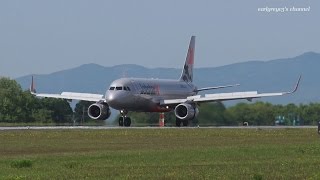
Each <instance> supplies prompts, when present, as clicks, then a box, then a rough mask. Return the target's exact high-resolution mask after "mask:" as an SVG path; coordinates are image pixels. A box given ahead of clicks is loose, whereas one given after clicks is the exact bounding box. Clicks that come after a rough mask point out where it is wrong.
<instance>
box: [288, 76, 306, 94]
mask: <svg viewBox="0 0 320 180" xmlns="http://www.w3.org/2000/svg"><path fill="white" fill-rule="evenodd" d="M301 77H302V76H301V75H300V76H299V79H298V81H297V83H296V85H295V87H294V89H293V90H292V91H289V92H287V93H286V94H292V93H295V92H296V91H297V90H298V87H299V84H300V80H301Z"/></svg>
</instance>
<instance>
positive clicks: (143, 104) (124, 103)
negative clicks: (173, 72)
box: [105, 78, 196, 112]
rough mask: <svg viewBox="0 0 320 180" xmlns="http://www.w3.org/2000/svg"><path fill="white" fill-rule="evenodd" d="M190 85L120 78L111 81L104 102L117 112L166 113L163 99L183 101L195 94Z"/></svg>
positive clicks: (157, 80) (167, 107) (180, 82)
mask: <svg viewBox="0 0 320 180" xmlns="http://www.w3.org/2000/svg"><path fill="white" fill-rule="evenodd" d="M195 90H196V86H194V85H193V84H192V83H187V82H185V81H179V80H169V79H143V78H121V79H117V80H115V81H113V82H112V83H111V85H110V87H109V89H108V90H107V92H106V94H105V98H106V102H107V103H108V104H109V106H110V107H112V108H114V109H117V110H128V111H144V112H167V111H170V110H172V108H173V107H169V106H161V105H160V103H161V101H162V100H164V99H183V98H186V97H188V96H193V95H195V94H196V91H195Z"/></svg>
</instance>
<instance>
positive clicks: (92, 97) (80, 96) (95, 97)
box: [29, 76, 104, 102]
mask: <svg viewBox="0 0 320 180" xmlns="http://www.w3.org/2000/svg"><path fill="white" fill-rule="evenodd" d="M29 90H30V93H31V94H33V95H34V96H36V97H43V98H57V99H67V100H81V101H92V102H98V101H104V98H103V95H102V94H91V93H78V92H62V93H61V94H42V93H37V92H36V89H35V85H34V81H33V76H32V79H31V85H30V89H29Z"/></svg>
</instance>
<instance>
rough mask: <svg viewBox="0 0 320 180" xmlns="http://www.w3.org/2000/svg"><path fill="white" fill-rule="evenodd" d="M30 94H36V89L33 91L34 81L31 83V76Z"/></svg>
mask: <svg viewBox="0 0 320 180" xmlns="http://www.w3.org/2000/svg"><path fill="white" fill-rule="evenodd" d="M29 90H30V92H31V94H35V93H36V89H35V86H34V81H33V76H32V78H31V85H30V89H29Z"/></svg>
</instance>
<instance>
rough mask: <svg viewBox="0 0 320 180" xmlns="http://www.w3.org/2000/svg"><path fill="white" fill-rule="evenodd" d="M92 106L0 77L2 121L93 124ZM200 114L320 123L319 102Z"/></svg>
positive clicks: (222, 119)
mask: <svg viewBox="0 0 320 180" xmlns="http://www.w3.org/2000/svg"><path fill="white" fill-rule="evenodd" d="M90 104H91V102H85V101H79V102H78V103H77V104H76V106H75V109H74V111H73V110H72V108H71V106H70V103H69V102H68V101H66V100H62V99H53V98H42V99H40V98H36V97H35V96H33V95H32V94H30V92H29V91H28V90H22V88H21V86H20V85H19V84H18V83H17V82H16V81H15V80H11V79H9V78H0V122H4V123H34V122H36V123H37V122H39V123H57V124H59V123H73V122H90V121H93V120H90V118H89V117H88V116H87V108H88V107H89V106H90ZM199 111H200V113H199V116H198V117H197V118H196V119H195V120H193V122H192V124H193V125H216V126H221V125H242V124H243V123H248V124H249V125H275V124H280V125H316V124H317V122H318V121H319V120H320V104H319V103H310V104H299V105H295V104H287V105H273V104H270V103H266V102H255V103H238V104H236V105H234V106H231V107H226V106H225V105H224V104H223V103H221V102H215V103H204V104H200V106H199ZM129 115H130V117H131V119H132V121H133V123H134V124H144V125H157V124H158V122H159V113H135V112H129ZM93 122H94V121H93ZM165 123H166V124H167V125H174V124H175V115H174V112H169V113H165ZM115 124H117V118H116V119H115Z"/></svg>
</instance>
